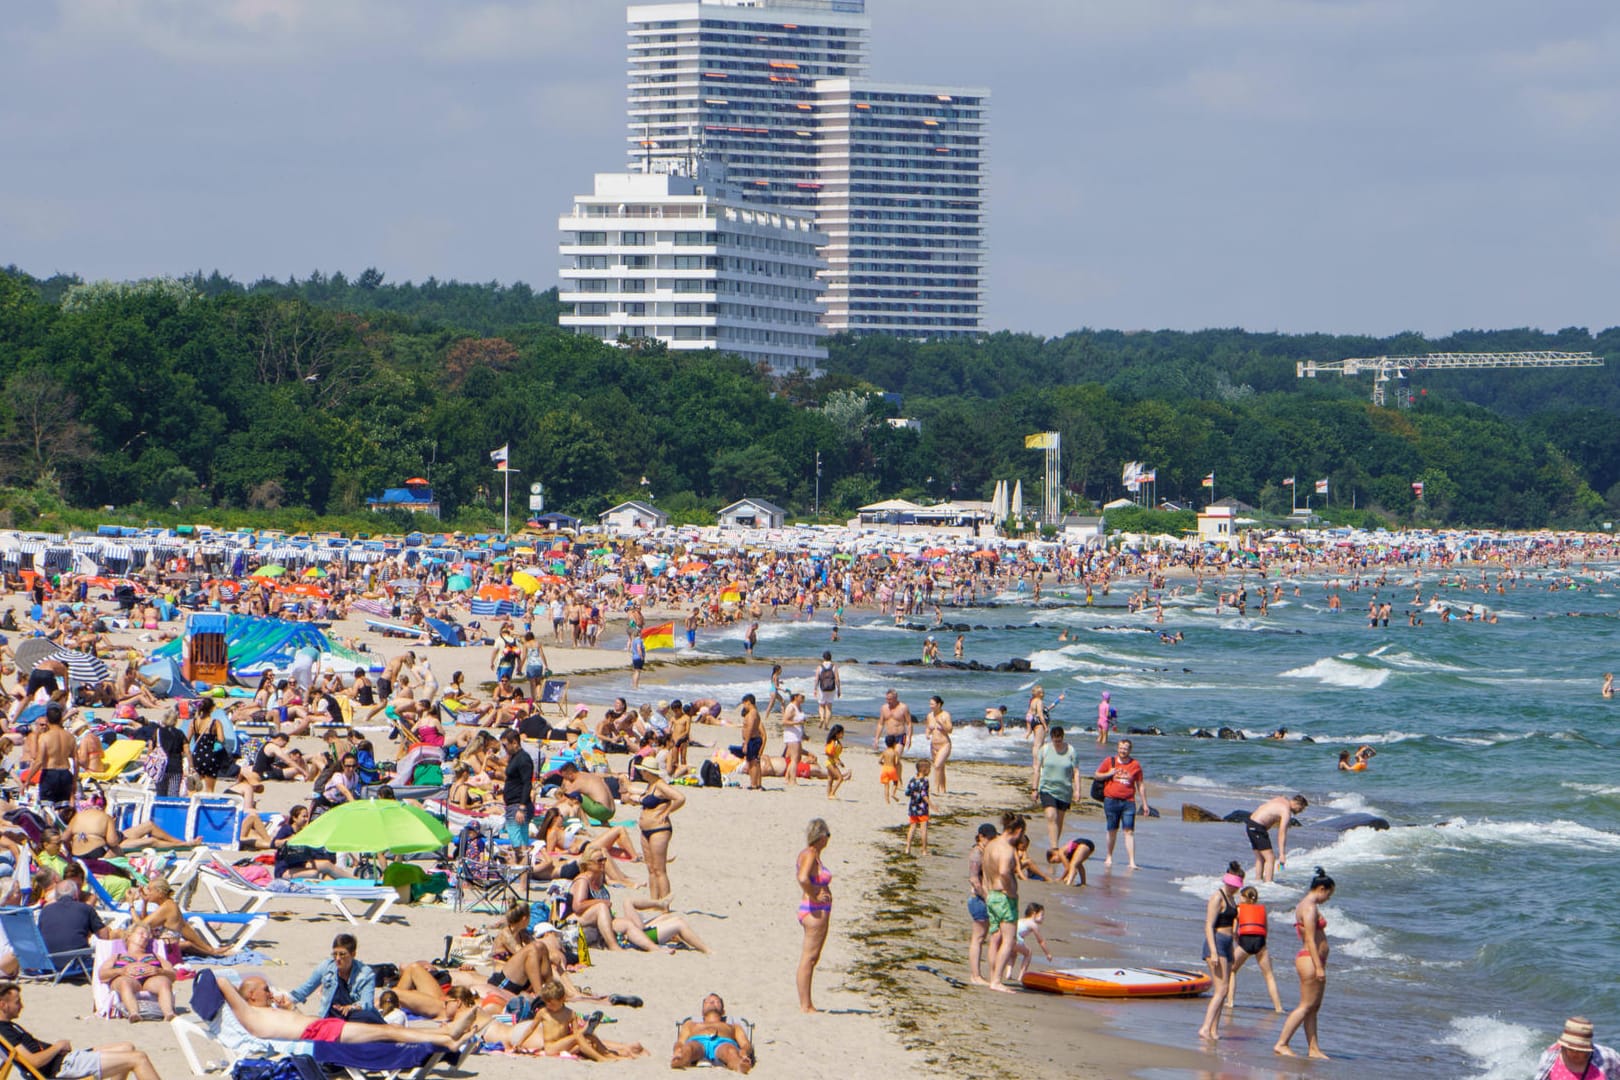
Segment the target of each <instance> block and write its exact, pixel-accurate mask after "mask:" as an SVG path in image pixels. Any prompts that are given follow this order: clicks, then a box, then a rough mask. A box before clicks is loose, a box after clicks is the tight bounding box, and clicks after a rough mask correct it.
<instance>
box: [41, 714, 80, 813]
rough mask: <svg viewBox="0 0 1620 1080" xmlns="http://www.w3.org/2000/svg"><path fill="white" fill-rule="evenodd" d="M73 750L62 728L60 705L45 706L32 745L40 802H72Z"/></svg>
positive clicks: (70, 736)
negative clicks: (41, 721)
mask: <svg viewBox="0 0 1620 1080" xmlns="http://www.w3.org/2000/svg"><path fill="white" fill-rule="evenodd" d="M73 749H74V744H73V736H72V735H69V734H68V733H67V731H66V730H64V729H63V727H62V706H61V704H60V703H58V702H55V701H53V702H51V703H50V704H49V705H47V706H45V723H44V725H43V726H42V727H41V728H40V730H39V732H38V739H37V741H36V742H35V744H34V757H33V760H34V761H35V762H36V763H37V764H38V766H39V770H40V771H39V801H40V802H42V803H57V804H61V803H70V802H72V801H73V787H74V784H73Z"/></svg>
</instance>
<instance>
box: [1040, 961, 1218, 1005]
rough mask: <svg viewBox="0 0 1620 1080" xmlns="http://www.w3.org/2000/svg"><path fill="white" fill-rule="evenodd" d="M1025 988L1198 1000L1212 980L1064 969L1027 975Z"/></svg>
mask: <svg viewBox="0 0 1620 1080" xmlns="http://www.w3.org/2000/svg"><path fill="white" fill-rule="evenodd" d="M1024 986H1025V988H1026V989H1029V990H1044V991H1046V992H1047V993H1049V994H1074V995H1077V996H1079V997H1098V998H1166V997H1197V996H1198V995H1199V994H1203V993H1207V992H1208V991H1209V986H1210V978H1209V976H1208V975H1207V974H1205V973H1203V972H1198V971H1176V970H1173V969H1170V968H1135V967H1127V968H1063V969H1059V970H1056V971H1029V972H1025V973H1024Z"/></svg>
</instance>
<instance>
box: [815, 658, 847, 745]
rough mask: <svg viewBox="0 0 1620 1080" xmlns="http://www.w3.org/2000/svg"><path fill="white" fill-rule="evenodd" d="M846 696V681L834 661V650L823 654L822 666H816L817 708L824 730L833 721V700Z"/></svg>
mask: <svg viewBox="0 0 1620 1080" xmlns="http://www.w3.org/2000/svg"><path fill="white" fill-rule="evenodd" d="M843 696H844V683H843V680H842V679H841V678H840V677H839V675H838V665H837V664H834V663H833V658H832V651H831V650H828V651H827V652H824V653H822V654H821V666H820V667H818V668H816V710H817V713H818V715H819V716H820V719H821V727H822V730H823V731H825V730H826V729H827V727H828V725H830V724H831V723H832V714H833V702H834V701H836V700H837V699H838V698H841V697H843Z"/></svg>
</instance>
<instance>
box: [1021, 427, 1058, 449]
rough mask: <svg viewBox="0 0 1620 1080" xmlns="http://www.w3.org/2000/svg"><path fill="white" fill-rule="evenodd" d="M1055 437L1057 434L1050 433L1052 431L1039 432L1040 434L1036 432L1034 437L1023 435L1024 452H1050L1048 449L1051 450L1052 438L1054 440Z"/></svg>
mask: <svg viewBox="0 0 1620 1080" xmlns="http://www.w3.org/2000/svg"><path fill="white" fill-rule="evenodd" d="M1056 435H1057V433H1056V432H1052V431H1041V432H1037V433H1036V434H1034V435H1025V436H1024V449H1025V450H1050V449H1052V440H1053V439H1054V438H1056Z"/></svg>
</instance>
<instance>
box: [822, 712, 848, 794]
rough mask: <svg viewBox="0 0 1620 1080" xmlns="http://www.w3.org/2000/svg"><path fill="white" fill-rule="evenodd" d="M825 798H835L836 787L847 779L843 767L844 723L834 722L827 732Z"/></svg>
mask: <svg viewBox="0 0 1620 1080" xmlns="http://www.w3.org/2000/svg"><path fill="white" fill-rule="evenodd" d="M826 749H827V798H829V799H836V798H837V797H838V789H839V788H841V787H843V786H844V781H845V780H848V779H849V770H848V769H846V768H844V725H843V724H834V725H833V726H832V729H831V730H829V731H828V732H827V748H826Z"/></svg>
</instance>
